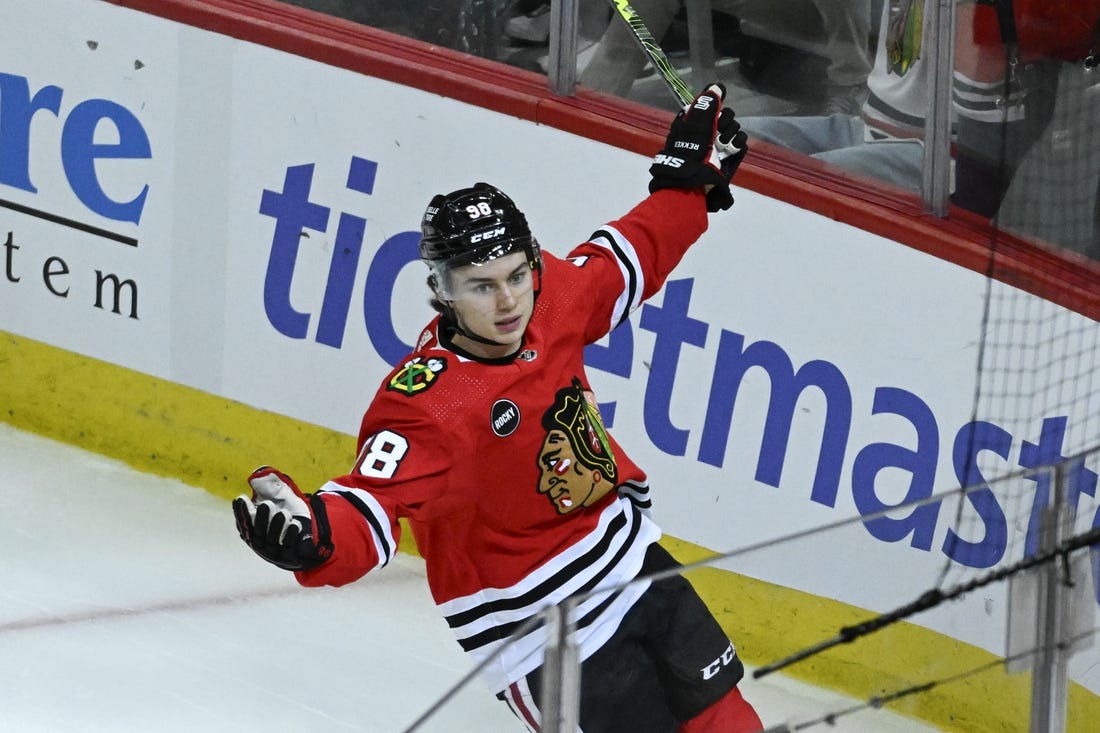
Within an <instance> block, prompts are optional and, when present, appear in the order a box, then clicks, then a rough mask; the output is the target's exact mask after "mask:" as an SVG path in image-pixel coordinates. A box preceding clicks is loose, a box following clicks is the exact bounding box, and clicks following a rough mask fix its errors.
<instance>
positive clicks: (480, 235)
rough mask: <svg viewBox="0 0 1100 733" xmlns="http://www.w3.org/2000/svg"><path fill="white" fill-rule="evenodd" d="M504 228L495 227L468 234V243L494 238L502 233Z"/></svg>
mask: <svg viewBox="0 0 1100 733" xmlns="http://www.w3.org/2000/svg"><path fill="white" fill-rule="evenodd" d="M505 228H506V227H497V228H496V229H490V230H489V231H487V232H477V233H476V234H471V235H470V244H475V243H477V242H484V241H485V240H487V239H496V238H497V237H499V236H501V235H502V234H504V230H505Z"/></svg>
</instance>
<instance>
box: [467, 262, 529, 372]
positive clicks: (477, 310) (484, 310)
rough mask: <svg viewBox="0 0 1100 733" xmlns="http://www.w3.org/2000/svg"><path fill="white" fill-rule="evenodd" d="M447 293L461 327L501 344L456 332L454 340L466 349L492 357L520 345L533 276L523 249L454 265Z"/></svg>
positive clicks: (525, 328)
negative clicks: (490, 259)
mask: <svg viewBox="0 0 1100 733" xmlns="http://www.w3.org/2000/svg"><path fill="white" fill-rule="evenodd" d="M448 295H449V296H450V298H451V300H450V302H451V306H452V307H453V308H454V311H455V315H457V316H458V323H459V325H460V326H462V328H463V330H465V331H468V332H470V333H474V334H477V335H478V336H481V337H482V338H486V339H489V340H491V341H496V342H497V343H499V344H501V345H500V346H495V345H492V344H483V343H480V342H477V341H474V340H472V339H468V338H465V337H463V336H461V335H456V336H455V342H456V343H457V344H458V345H459V346H461V347H462V348H463V349H465V350H466V351H469V352H470V353H471V354H474V355H475V356H481V357H485V358H489V359H493V358H498V357H502V356H508V355H509V354H513V353H515V352H516V351H517V350H518V349H519V348H520V346H521V345H522V344H523V333H524V331H526V330H527V322H528V321H530V320H531V312H532V311H533V310H534V307H535V289H534V278H533V276H532V273H531V268H530V267H529V266H528V265H527V257H526V255H525V254H524V253H523V252H512V253H511V254H507V255H504V256H503V257H498V258H496V259H495V260H492V261H490V262H487V263H485V264H484V265H467V266H465V267H457V268H455V270H454V271H453V272H452V273H450V288H449V293H448Z"/></svg>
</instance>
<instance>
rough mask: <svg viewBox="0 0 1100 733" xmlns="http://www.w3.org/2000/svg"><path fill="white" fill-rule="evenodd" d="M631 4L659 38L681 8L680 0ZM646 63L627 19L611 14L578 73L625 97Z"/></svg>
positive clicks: (586, 83) (603, 89)
mask: <svg viewBox="0 0 1100 733" xmlns="http://www.w3.org/2000/svg"><path fill="white" fill-rule="evenodd" d="M630 5H631V6H632V7H633V8H634V9H635V10H636V11H638V15H639V16H641V18H642V20H644V21H645V24H646V27H647V28H649V32H650V33H652V34H653V37H654V38H656V39H657V40H658V41H660V40H661V37H662V36H664V34H665V32H666V31H667V30H668V28H669V26H670V25H672V19H673V18H675V17H676V13H677V12H679V10H680V3H679V0H633V2H631V3H630ZM645 64H646V58H645V55H644V54H643V53H642V50H641V49H640V48H638V42H637V41H636V40H634V35H633V34H632V33H631V32H630V29H629V28H628V27H627V26H626V23H624V22H623V21H622V19H621V18H617V17H613V18H611V23H610V24H609V25H608V26H607V32H606V33H604V35H603V38H601V39H600V42H599V44H598V48H597V49H596V54H595V55H594V56H593V57H592V60H591V61H589V62H588V66H586V67H585V69H584V73H583V74H581V84H583V85H584V86H586V87H589V88H591V89H597V90H599V91H601V92H608V93H611V94H617V95H618V96H620V97H625V96H627V95H629V93H630V88H631V87H632V86H633V85H634V81H635V80H636V79H637V78H638V74H640V73H641V71H642V69H643V68H644V67H645Z"/></svg>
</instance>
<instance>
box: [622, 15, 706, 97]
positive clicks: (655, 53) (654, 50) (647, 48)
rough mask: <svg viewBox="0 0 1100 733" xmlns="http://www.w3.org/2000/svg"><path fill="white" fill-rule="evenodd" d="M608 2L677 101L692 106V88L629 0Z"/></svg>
mask: <svg viewBox="0 0 1100 733" xmlns="http://www.w3.org/2000/svg"><path fill="white" fill-rule="evenodd" d="M607 1H608V2H609V3H611V7H613V8H615V12H617V13H618V14H619V17H620V18H622V19H623V21H624V22H625V23H626V24H627V25H628V26H630V32H631V33H632V34H633V35H634V40H636V41H637V42H638V45H639V46H641V47H642V52H643V53H645V55H646V56H647V57H648V58H649V60H650V61H652V62H653V66H654V68H656V69H657V73H658V74H660V75H661V78H662V79H663V80H664V82H665V84H667V85H668V88H669V89H670V90H671V91H672V94H673V95H674V96H675V97H676V100H677V101H678V102H679V103H680V104H682V105H688V104H691V101H692V100H693V99H694V98H695V95H694V94H692V92H691V87H689V86H688V85H687V84H685V83H684V80H683V79H682V78H680V75H679V74H677V73H676V69H675V68H674V67H673V66H672V62H671V61H669V60H668V56H667V55H666V54H665V52H664V50H663V49H662V48H661V45H660V44H659V43H657V41H656V40H655V39H654V38H653V34H652V33H650V32H649V28H647V27H646V24H645V21H643V20H642V18H641V16H639V15H638V12H637V11H636V10H634V8H632V7H631V6H630V3H629V2H627V0H607Z"/></svg>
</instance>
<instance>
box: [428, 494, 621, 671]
mask: <svg viewBox="0 0 1100 733" xmlns="http://www.w3.org/2000/svg"><path fill="white" fill-rule="evenodd" d="M631 514H632V517H633V519H634V520H635V521H634V522H632V523H631V527H630V532H629V534H628V536H627V538H626V541H625V542H624V543H623V544H622V545H621V546H620V547H619V549H618V551H617V552H616V553H615V556H614V557H613V558H612V559H611V561H610V562H608V563H606V564H605V565H604V566H603V567H602V568H601V569H600V571H599V572H598V573H596V574H595V575H594V576H593V577H592V578H590V579H589V580H588V581H587V582H586V583H585V584H584V585H582V586H581V587H580V588H578V589H577V590H576V591H575V595H581V594H584V593H587V592H588V591H590V590H592V589H594V588H595V587H596V585H598V584H599V582H600V581H601V580H603V579H604V578H605V577H606V576H607V574H608V573H610V572H611V570H612V569H613V568H615V567H616V566H618V564H619V563H620V562H622V559H623V555H625V554H626V553H627V552H628V551H629V550H630V548H631V547H632V546H633V544H634V540H635V538H636V537H637V536H638V532H639V531H640V530H641V526H642V522H641V517H640V516H639V515H638V510H637V509H634V508H633V507H632V508H631ZM625 516H626V515H624V514H620V515H619V516H618V517H616V518H615V519H616V520H618V519H623V520H624V521H625ZM616 532H617V529H616V530H613V531H611V528H610V527H609V532H608V533H607V535H605V536H604V539H603V540H601V542H600V544H601V545H605V544H606V540H608V537H609V536H610V535H612V534H615V533H616ZM596 549H598V548H596ZM591 554H592V553H591V552H589V553H586V555H585V558H578V561H577V562H573V563H570V564H569V566H567V567H566V568H564V569H563V570H560V571H558V572H557V573H555V574H554V576H553V577H552V578H550V579H548V580H547V581H546V582H544V583H540V584H539V586H538V587H537V588H534V589H532V590H531V591H529V592H527V593H525V594H523V595H522V596H519V597H518V598H510V599H503V600H501V601H494V602H491V603H486V604H483V605H481V606H478V607H477V608H475V609H471V610H470V611H467V612H465V613H462V614H457V616H471V618H469V619H468V620H467V621H466V622H465V623H469V622H470V621H473V620H476V619H477V618H479V617H481V616H484V615H486V614H488V613H493V612H495V611H503V610H515V609H517V608H522V607H523V606H525V605H530V604H532V603H534V602H536V601H538V600H540V599H541V598H545V597H546V596H547V595H548V594H549V592H551V591H553V590H554V589H556V588H557V587H559V586H560V585H561V584H562V583H564V582H565V581H567V580H569V579H570V578H572V577H573V576H574V575H575V574H576V573H575V571H573V570H571V568H572V567H574V566H576V565H578V564H579V561H580V560H581V559H586V558H588V556H590V555H591ZM588 564H590V561H589V562H585V563H584V565H588ZM548 586H549V587H548ZM618 595H619V592H615V593H612V594H610V596H609V597H608V599H607V600H605V601H603V602H601V603H600V604H599V606H597V607H596V611H595V612H589V613H588V614H586V615H585V617H584V619H582V620H581V621H578V622H577V628H583V627H585V626H587V625H588V624H590V623H592V622H593V621H595V620H596V618H598V616H599V613H598V611H600V610H601V609H604V608H606V606H607V604H609V603H611V601H612V600H614V598H615V597H616V596H618ZM521 600H522V601H523V602H522V603H519V602H518V601H521ZM454 618H455V616H449V617H448V618H447V623H448V625H450V626H451V628H454V627H455V626H456V624H455V623H453V622H452V620H453V619H454ZM526 620H527V619H520V620H518V621H511V622H508V623H503V624H498V625H496V626H494V627H492V628H489V629H485V630H484V631H482V632H480V633H477V634H474V635H473V636H468V637H465V638H461V639H459V640H458V643H459V645H461V646H462V649H463V650H464V651H467V652H468V651H472V650H474V649H477V648H479V647H482V646H485V645H486V644H491V643H493V642H495V641H501V640H502V639H506V638H508V637H509V636H511V635H512V633H513V632H514V631H515V630H516V629H517V628H519V627H520V626H521V625H523V624H524V623H525V622H526ZM459 625H461V624H459Z"/></svg>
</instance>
